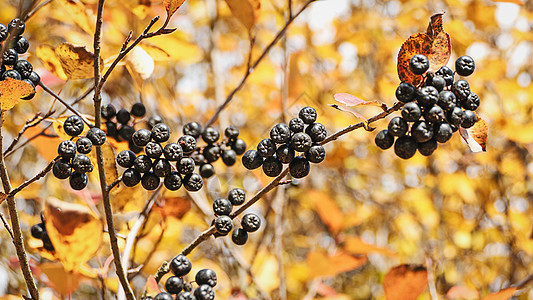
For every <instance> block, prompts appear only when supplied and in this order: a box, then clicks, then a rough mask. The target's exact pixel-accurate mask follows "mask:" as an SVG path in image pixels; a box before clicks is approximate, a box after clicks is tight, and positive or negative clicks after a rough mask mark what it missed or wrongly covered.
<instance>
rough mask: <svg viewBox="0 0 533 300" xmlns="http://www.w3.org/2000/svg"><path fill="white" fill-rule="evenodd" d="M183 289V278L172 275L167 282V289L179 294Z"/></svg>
mask: <svg viewBox="0 0 533 300" xmlns="http://www.w3.org/2000/svg"><path fill="white" fill-rule="evenodd" d="M182 289H183V279H181V278H180V277H178V276H170V277H169V278H168V279H167V281H166V282H165V290H167V292H169V293H171V294H177V293H179V292H181V290H182Z"/></svg>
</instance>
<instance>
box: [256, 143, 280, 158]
mask: <svg viewBox="0 0 533 300" xmlns="http://www.w3.org/2000/svg"><path fill="white" fill-rule="evenodd" d="M257 152H258V153H259V155H261V156H262V157H267V156H272V155H274V154H275V153H276V143H274V141H272V140H271V139H263V140H261V141H260V142H259V143H258V144H257Z"/></svg>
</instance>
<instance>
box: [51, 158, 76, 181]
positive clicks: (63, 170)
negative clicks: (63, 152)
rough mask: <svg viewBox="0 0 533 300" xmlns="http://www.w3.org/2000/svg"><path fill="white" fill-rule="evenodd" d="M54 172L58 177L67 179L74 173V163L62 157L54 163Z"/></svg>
mask: <svg viewBox="0 0 533 300" xmlns="http://www.w3.org/2000/svg"><path fill="white" fill-rule="evenodd" d="M52 173H53V174H54V176H55V177H56V178H58V179H67V178H69V177H70V175H72V165H71V164H70V161H69V160H68V159H63V158H62V159H60V160H58V161H56V162H55V163H54V166H53V167H52Z"/></svg>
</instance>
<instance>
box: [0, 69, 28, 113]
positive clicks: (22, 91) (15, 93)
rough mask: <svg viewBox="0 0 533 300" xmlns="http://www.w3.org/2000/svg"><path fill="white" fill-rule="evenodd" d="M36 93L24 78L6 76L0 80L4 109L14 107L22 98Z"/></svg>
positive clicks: (0, 105)
mask: <svg viewBox="0 0 533 300" xmlns="http://www.w3.org/2000/svg"><path fill="white" fill-rule="evenodd" d="M33 93H35V89H34V88H33V87H32V86H31V84H29V83H27V82H24V81H22V80H16V79H13V78H9V77H8V78H6V79H5V80H3V81H0V108H1V109H2V111H6V110H10V109H12V108H13V107H14V106H15V105H17V103H19V101H20V99H21V98H24V97H26V96H29V95H31V94H33Z"/></svg>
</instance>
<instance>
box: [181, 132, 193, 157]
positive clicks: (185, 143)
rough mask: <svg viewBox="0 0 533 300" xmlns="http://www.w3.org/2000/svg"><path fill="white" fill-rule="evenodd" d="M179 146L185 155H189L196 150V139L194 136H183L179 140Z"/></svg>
mask: <svg viewBox="0 0 533 300" xmlns="http://www.w3.org/2000/svg"><path fill="white" fill-rule="evenodd" d="M178 144H179V145H180V146H181V149H183V153H185V154H189V153H191V152H193V151H194V149H196V139H195V138H194V137H193V136H192V135H188V134H186V135H183V136H181V137H180V138H179V140H178Z"/></svg>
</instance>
